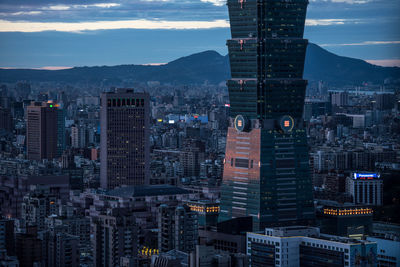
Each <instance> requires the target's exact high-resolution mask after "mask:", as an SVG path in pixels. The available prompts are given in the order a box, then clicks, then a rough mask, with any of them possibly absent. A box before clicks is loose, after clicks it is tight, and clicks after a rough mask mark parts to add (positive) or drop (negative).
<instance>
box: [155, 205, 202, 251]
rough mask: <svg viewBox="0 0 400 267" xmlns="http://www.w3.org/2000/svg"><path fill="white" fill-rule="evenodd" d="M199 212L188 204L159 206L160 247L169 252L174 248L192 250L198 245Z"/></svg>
mask: <svg viewBox="0 0 400 267" xmlns="http://www.w3.org/2000/svg"><path fill="white" fill-rule="evenodd" d="M197 218H198V217H197V212H196V211H193V210H191V208H190V207H189V206H187V205H183V206H168V205H166V204H162V205H161V206H160V207H159V216H158V230H159V232H158V249H159V251H160V252H167V251H170V250H173V249H176V250H179V251H183V252H191V251H194V250H195V248H196V245H197V238H198V230H197V228H198V221H197Z"/></svg>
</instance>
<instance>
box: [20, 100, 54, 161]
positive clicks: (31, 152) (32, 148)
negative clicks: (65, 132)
mask: <svg viewBox="0 0 400 267" xmlns="http://www.w3.org/2000/svg"><path fill="white" fill-rule="evenodd" d="M57 113H58V112H57V107H56V105H55V104H53V103H48V102H32V103H31V105H29V106H28V108H27V126H26V139H27V140H26V142H27V155H28V159H30V160H42V159H48V160H51V159H53V158H55V157H56V156H57V140H58V134H57V128H58V114H57Z"/></svg>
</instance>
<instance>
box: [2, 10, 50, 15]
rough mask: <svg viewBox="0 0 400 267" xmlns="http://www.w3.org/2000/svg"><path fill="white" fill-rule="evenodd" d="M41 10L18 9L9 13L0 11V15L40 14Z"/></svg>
mask: <svg viewBox="0 0 400 267" xmlns="http://www.w3.org/2000/svg"><path fill="white" fill-rule="evenodd" d="M42 13H43V12H42V11H18V12H11V13H5V12H0V16H31V15H32V16H34V15H40V14H42Z"/></svg>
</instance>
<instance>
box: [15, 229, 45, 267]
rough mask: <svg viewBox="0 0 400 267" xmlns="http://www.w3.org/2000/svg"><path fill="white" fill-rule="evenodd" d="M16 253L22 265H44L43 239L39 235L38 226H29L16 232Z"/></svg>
mask: <svg viewBox="0 0 400 267" xmlns="http://www.w3.org/2000/svg"><path fill="white" fill-rule="evenodd" d="M15 239H16V242H15V244H16V254H17V258H18V261H19V266H20V267H36V266H43V264H44V260H45V259H44V258H43V253H44V252H43V241H42V240H40V239H39V238H38V237H37V228H36V227H28V228H27V229H26V232H25V233H17V234H16V238H15Z"/></svg>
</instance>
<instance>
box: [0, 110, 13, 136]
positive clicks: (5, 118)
mask: <svg viewBox="0 0 400 267" xmlns="http://www.w3.org/2000/svg"><path fill="white" fill-rule="evenodd" d="M13 129H14V121H13V118H12V115H11V110H10V109H7V108H3V107H1V105H0V131H5V132H11V131H12V130H13Z"/></svg>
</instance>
